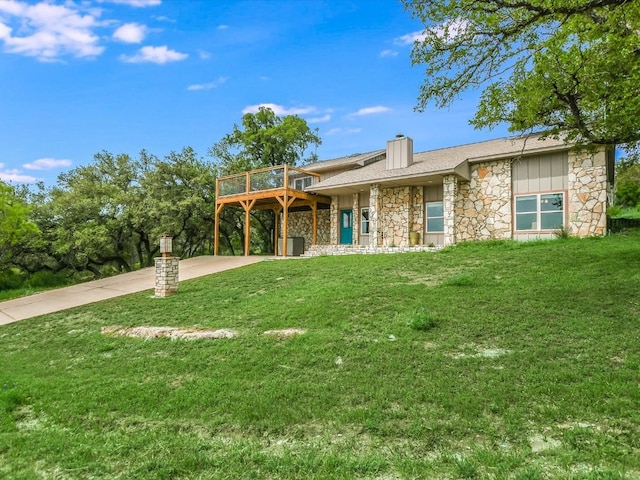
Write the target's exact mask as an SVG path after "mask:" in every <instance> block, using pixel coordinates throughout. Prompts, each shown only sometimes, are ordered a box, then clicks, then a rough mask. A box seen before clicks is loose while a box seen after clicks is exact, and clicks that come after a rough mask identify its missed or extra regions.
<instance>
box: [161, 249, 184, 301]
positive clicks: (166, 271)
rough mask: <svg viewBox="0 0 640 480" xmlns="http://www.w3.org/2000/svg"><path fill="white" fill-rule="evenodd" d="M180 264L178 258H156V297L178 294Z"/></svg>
mask: <svg viewBox="0 0 640 480" xmlns="http://www.w3.org/2000/svg"><path fill="white" fill-rule="evenodd" d="M179 263H180V259H179V258H178V257H158V258H156V272H155V273H156V285H155V296H156V297H169V296H171V295H175V294H176V293H178V276H179V270H180V269H179Z"/></svg>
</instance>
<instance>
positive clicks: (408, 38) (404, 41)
mask: <svg viewBox="0 0 640 480" xmlns="http://www.w3.org/2000/svg"><path fill="white" fill-rule="evenodd" d="M425 38H426V35H425V33H424V32H423V31H419V32H411V33H407V34H406V35H402V36H401V37H398V38H396V39H395V40H394V43H395V44H396V45H413V44H414V43H415V42H416V41H420V42H421V41H422V40H424V39H425Z"/></svg>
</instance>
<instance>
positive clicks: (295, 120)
mask: <svg viewBox="0 0 640 480" xmlns="http://www.w3.org/2000/svg"><path fill="white" fill-rule="evenodd" d="M321 143H322V140H320V137H318V135H317V134H316V133H314V132H313V131H312V130H311V129H310V128H309V126H308V125H307V122H306V121H305V120H304V119H302V118H300V117H298V116H296V115H285V116H284V117H279V116H277V115H276V114H275V113H274V112H273V110H271V109H269V108H265V107H260V109H259V110H258V112H257V113H246V114H244V115H243V117H242V128H241V127H239V126H238V125H234V126H233V131H232V132H231V133H228V134H226V135H225V136H224V137H223V138H222V139H221V140H220V141H219V142H217V143H215V144H214V145H213V146H212V147H211V149H210V150H209V155H211V156H212V157H213V158H214V159H216V161H217V163H218V165H219V166H220V168H221V170H222V174H223V175H228V174H232V173H239V172H245V171H248V170H253V169H257V168H261V167H273V166H276V165H285V164H286V165H298V164H300V163H307V162H310V161H313V160H315V159H316V155H315V152H314V153H311V154H310V155H309V156H308V157H307V158H305V157H304V155H305V153H306V152H307V150H308V149H309V148H310V147H312V146H316V147H317V146H319V145H320V144H321Z"/></svg>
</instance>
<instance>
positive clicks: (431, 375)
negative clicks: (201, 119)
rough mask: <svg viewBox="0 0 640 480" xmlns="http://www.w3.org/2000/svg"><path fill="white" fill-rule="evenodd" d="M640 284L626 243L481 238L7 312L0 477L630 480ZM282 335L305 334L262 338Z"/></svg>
mask: <svg viewBox="0 0 640 480" xmlns="http://www.w3.org/2000/svg"><path fill="white" fill-rule="evenodd" d="M638 291H640V237H638V236H635V237H632V236H612V237H607V238H597V239H595V238H594V239H583V240H578V239H573V238H571V239H568V240H566V241H546V242H529V243H515V242H486V243H470V244H462V245H458V246H457V247H455V248H450V249H446V250H443V251H441V252H438V253H419V254H394V255H378V256H348V257H321V258H317V259H311V260H297V261H273V262H263V263H259V264H256V265H252V266H249V267H245V268H242V269H238V270H233V271H229V272H225V273H222V274H218V275H213V276H209V277H205V278H201V279H198V280H192V281H189V282H183V283H182V284H181V286H180V293H179V294H178V295H176V296H174V297H169V298H165V299H156V298H153V297H152V295H151V292H144V293H140V294H134V295H130V296H127V297H122V298H118V299H113V300H109V301H105V302H101V303H99V304H94V305H88V306H85V307H80V308H76V309H74V310H69V311H66V312H61V313H57V314H52V315H47V316H43V317H39V318H35V319H30V320H25V321H22V322H18V323H15V324H10V325H7V326H4V327H2V328H0V477H2V478H9V479H14V478H15V479H36V478H37V479H40V478H61V479H85V478H109V479H113V478H121V479H129V478H142V479H162V478H166V479H174V478H182V479H209V478H211V479H237V478H243V479H244V478H248V479H307V478H314V479H334V478H337V479H341V478H343V479H352V478H355V479H422V478H439V479H462V478H477V479H514V480H525V479H533V480H538V479H579V480H580V479H584V480H596V479H638V478H640V408H638V406H639V405H640V390H639V389H638V372H639V371H640V346H639V342H638V340H639V339H640V321H639V320H638V319H639V318H640V301H639V299H638ZM421 318H422V320H421ZM411 319H415V321H416V324H415V325H412V323H411ZM433 319H435V320H436V321H432V320H433ZM423 323H425V324H428V327H425V328H423V327H421V326H420V325H422V324H423ZM106 325H123V326H140V325H157V326H180V327H203V328H205V327H206V328H231V329H235V330H237V331H239V332H240V336H239V337H237V338H235V339H231V340H196V341H171V340H168V339H152V340H142V339H135V338H119V337H108V336H103V335H102V334H101V333H100V329H101V327H102V326H106ZM287 327H300V328H304V329H307V333H306V334H304V335H301V336H297V337H292V338H288V339H277V338H272V337H267V336H264V335H261V333H262V332H263V331H265V330H269V329H278V328H287Z"/></svg>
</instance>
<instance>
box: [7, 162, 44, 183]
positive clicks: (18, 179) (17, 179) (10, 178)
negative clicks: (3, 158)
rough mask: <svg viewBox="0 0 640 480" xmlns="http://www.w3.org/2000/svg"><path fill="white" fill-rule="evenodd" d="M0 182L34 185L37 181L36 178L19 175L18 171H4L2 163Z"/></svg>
mask: <svg viewBox="0 0 640 480" xmlns="http://www.w3.org/2000/svg"><path fill="white" fill-rule="evenodd" d="M0 180H1V181H3V182H13V183H35V182H37V181H38V179H37V178H36V177H32V176H30V175H21V174H20V171H19V170H15V169H12V170H5V169H4V164H3V163H0Z"/></svg>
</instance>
